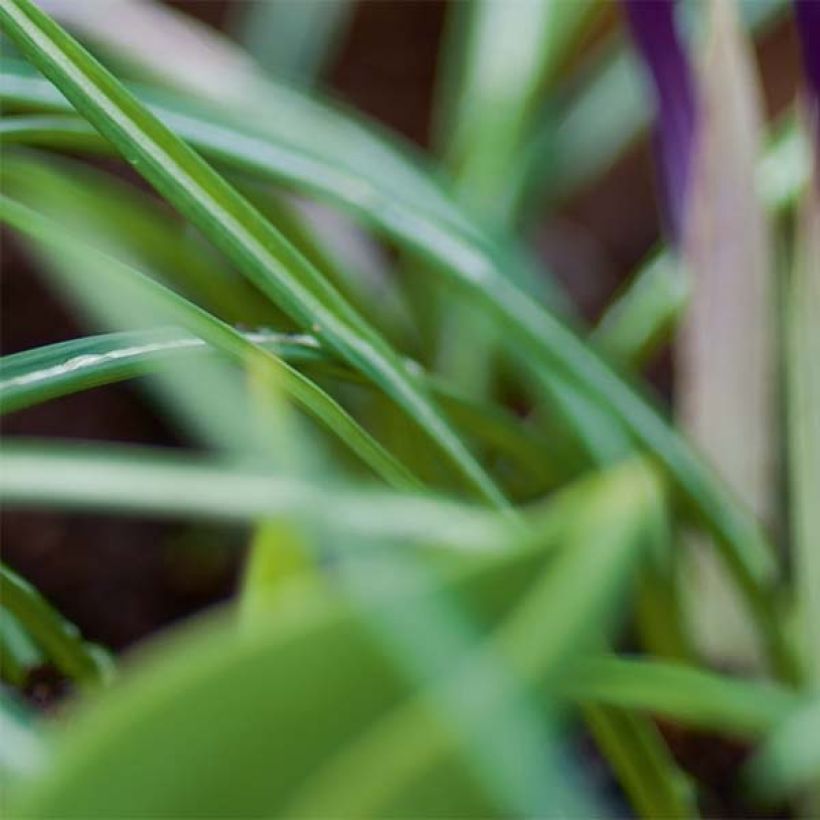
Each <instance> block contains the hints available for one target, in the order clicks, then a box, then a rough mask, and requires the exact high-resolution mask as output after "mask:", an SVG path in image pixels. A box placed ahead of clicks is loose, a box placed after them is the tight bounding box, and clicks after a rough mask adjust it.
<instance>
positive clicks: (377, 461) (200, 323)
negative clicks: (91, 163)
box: [0, 196, 418, 487]
mask: <svg viewBox="0 0 820 820" xmlns="http://www.w3.org/2000/svg"><path fill="white" fill-rule="evenodd" d="M0 218H2V220H3V221H5V222H6V223H7V224H10V225H12V226H14V228H15V229H16V230H18V231H20V232H21V233H23V234H24V235H26V236H28V237H30V238H32V239H33V240H35V241H36V242H38V243H41V244H42V245H44V246H46V247H47V248H49V249H51V250H52V251H56V252H57V253H58V254H60V258H61V260H63V262H65V263H67V264H72V263H73V265H74V267H73V268H72V270H73V272H74V274H75V275H77V272H78V271H80V270H83V271H85V276H89V275H90V276H91V277H92V279H93V280H94V281H95V282H96V281H98V280H101V279H103V280H104V279H108V280H111V281H113V282H114V283H115V284H116V288H117V289H118V291H119V294H120V295H121V296H122V297H123V298H124V304H125V305H127V310H129V311H133V310H134V309H135V305H139V304H144V305H146V306H147V307H148V309H149V312H151V313H153V314H154V315H155V316H157V317H162V318H163V319H164V320H165V321H166V322H167V321H173V320H176V321H178V322H179V323H180V324H181V325H183V326H184V327H186V328H187V329H188V330H189V331H190V332H192V333H195V334H198V335H199V336H200V337H201V338H203V339H204V340H205V341H207V342H208V343H209V344H211V345H214V346H215V347H217V348H218V349H219V350H220V351H222V352H223V353H225V354H226V355H228V356H230V357H231V358H232V359H233V360H234V361H236V362H237V363H238V364H239V365H240V366H241V367H249V366H250V365H251V364H252V363H254V362H256V363H257V364H258V366H259V367H265V368H266V370H267V371H268V372H270V373H272V374H273V377H274V378H275V379H276V380H278V381H281V383H282V385H283V387H284V389H285V390H286V391H287V392H288V393H289V394H290V395H291V396H293V398H294V400H296V401H297V402H299V403H300V404H301V405H302V406H303V407H304V408H305V409H306V410H307V411H308V412H309V413H310V414H311V415H313V416H314V417H315V418H316V419H318V420H319V421H320V422H321V423H322V424H324V425H325V426H326V427H328V429H329V430H331V431H332V432H333V433H334V434H335V435H337V436H338V437H339V438H340V440H341V441H343V442H344V443H345V444H346V445H347V446H348V447H350V448H351V450H352V451H353V452H355V453H356V454H357V455H358V456H359V458H361V459H362V460H363V461H364V463H366V464H367V465H368V466H370V467H371V469H373V470H374V471H375V472H376V473H377V474H378V475H380V476H381V477H382V478H384V479H385V480H386V481H388V482H389V483H392V484H395V485H396V486H404V487H407V486H418V485H417V482H416V480H415V479H414V478H413V476H411V475H410V473H409V472H408V471H407V470H406V469H405V468H404V467H403V466H402V465H401V464H400V463H399V462H397V461H396V460H395V459H394V458H393V457H392V456H391V455H390V454H389V453H388V452H387V451H386V450H385V449H384V448H383V447H382V446H381V445H380V444H379V443H378V442H376V441H375V439H373V438H372V437H371V436H370V435H369V434H368V433H367V432H366V431H365V430H364V429H363V428H362V427H360V426H359V425H358V424H357V423H356V421H355V420H354V419H353V418H352V417H351V416H349V415H348V414H347V413H346V412H345V410H344V409H343V408H342V407H341V406H340V405H339V404H337V403H336V402H335V401H334V400H333V399H332V398H331V397H330V396H328V395H327V394H326V393H325V392H324V391H322V390H321V389H320V388H318V387H317V386H316V385H315V384H314V383H313V382H311V381H310V380H309V379H307V378H305V377H304V376H303V375H302V374H301V373H299V372H298V371H297V370H294V369H293V368H292V367H290V366H289V365H288V364H287V363H285V362H284V361H283V360H281V359H279V358H277V357H276V356H275V355H274V354H273V353H272V352H271V351H270V350H268V349H266V348H264V347H262V346H260V345H258V344H256V343H255V341H254V340H253V339H252V338H248V337H246V336H243V335H242V334H241V333H239V332H238V331H236V330H234V329H233V328H232V327H231V326H230V325H227V324H225V323H224V322H222V321H220V320H219V319H217V318H215V317H214V316H211V315H210V314H209V313H207V311H204V310H202V309H201V308H199V307H197V306H196V305H194V304H193V303H191V302H188V301H187V300H186V299H184V298H183V297H181V296H179V295H178V294H177V293H175V292H174V291H171V290H169V289H167V288H166V287H165V286H164V285H161V284H160V283H158V282H155V281H154V280H152V279H150V278H149V277H147V276H145V275H143V274H142V273H141V272H139V271H137V270H135V269H133V268H132V267H130V266H129V265H126V264H125V263H122V262H120V261H118V260H116V259H114V258H113V257H110V256H107V255H106V254H104V253H100V252H99V251H97V250H95V249H94V248H91V247H89V246H87V245H84V244H83V243H82V242H81V241H79V242H78V241H77V240H76V239H75V238H74V236H72V235H70V234H69V233H68V232H67V231H66V230H65V228H63V227H61V225H60V223H57V222H54V221H52V220H49V219H48V218H45V217H42V216H41V215H40V214H38V213H37V212H36V211H33V210H31V209H29V208H26V207H25V206H23V205H20V204H19V203H16V202H14V201H13V200H11V199H9V198H8V197H6V196H0ZM57 264H61V262H57Z"/></svg>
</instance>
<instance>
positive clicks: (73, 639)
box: [0, 564, 112, 683]
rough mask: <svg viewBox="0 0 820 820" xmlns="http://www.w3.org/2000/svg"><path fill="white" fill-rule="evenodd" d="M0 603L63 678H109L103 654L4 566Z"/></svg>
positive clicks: (89, 680)
mask: <svg viewBox="0 0 820 820" xmlns="http://www.w3.org/2000/svg"><path fill="white" fill-rule="evenodd" d="M0 599H2V601H3V607H4V608H6V609H7V610H8V611H9V612H11V614H12V615H13V616H14V617H15V618H16V619H17V621H18V622H19V623H20V624H21V625H22V626H23V627H24V628H25V629H26V631H27V632H28V634H29V635H30V636H31V637H32V638H33V639H34V640H35V641H36V642H37V643H38V644H39V646H40V647H41V648H42V650H43V651H44V652H45V654H46V655H47V656H48V658H49V659H50V660H52V661H53V662H54V664H55V666H56V667H57V668H58V669H59V670H60V671H61V672H63V673H64V674H65V675H67V676H68V677H70V678H72V679H74V680H76V681H78V682H80V683H100V682H103V681H106V680H108V679H109V678H110V676H111V670H112V664H111V661H110V659H109V658H108V656H107V655H106V653H105V652H104V651H103V650H102V649H99V648H97V647H93V646H92V645H90V644H88V643H86V642H85V641H84V640H83V638H82V636H81V635H80V633H79V631H78V629H77V627H75V626H74V624H72V623H69V622H68V621H67V620H66V619H65V618H63V617H62V615H60V614H59V613H58V612H57V611H56V610H55V609H54V608H53V607H52V606H51V605H50V604H49V603H48V602H47V601H46V600H45V599H44V598H43V597H42V596H41V595H40V594H39V593H38V592H37V590H36V589H34V587H33V586H31V584H29V583H27V582H26V581H25V580H23V578H21V577H20V576H19V575H17V574H16V573H14V572H12V571H11V570H10V569H9V568H8V567H6V566H5V565H4V564H0Z"/></svg>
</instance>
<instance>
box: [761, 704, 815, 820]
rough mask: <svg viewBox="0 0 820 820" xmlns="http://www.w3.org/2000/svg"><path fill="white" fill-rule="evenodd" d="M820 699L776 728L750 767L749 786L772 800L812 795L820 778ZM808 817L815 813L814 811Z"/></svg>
mask: <svg viewBox="0 0 820 820" xmlns="http://www.w3.org/2000/svg"><path fill="white" fill-rule="evenodd" d="M818 741H820V697H817V696H816V695H815V696H814V697H813V698H812V699H811V700H809V701H808V702H807V703H805V704H804V705H803V706H802V708H800V709H796V710H795V711H794V712H793V713H792V714H790V715H789V716H787V717H786V718H785V719H784V720H783V722H782V723H781V724H779V725H778V726H777V727H775V729H774V731H773V732H772V734H771V736H770V737H769V738H768V739H767V741H766V743H765V744H764V746H763V748H762V749H761V750H760V751H759V752H758V753H757V754H756V755H755V756H754V757H753V758H752V760H751V761H750V762H749V763H748V764H747V766H746V772H745V774H746V778H745V779H746V783H747V785H748V786H749V788H750V790H751V791H752V792H754V793H755V794H756V795H757V796H759V797H763V798H766V799H769V800H774V799H777V798H784V797H787V796H793V795H795V793H798V792H801V791H802V792H808V791H810V790H813V789H815V788H816V787H817V783H818V779H820V742H818ZM809 811H810V813H809V814H808V815H807V816H811V815H812V814H814V812H812V811H811V810H809Z"/></svg>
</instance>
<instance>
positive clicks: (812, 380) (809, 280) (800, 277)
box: [785, 112, 820, 808]
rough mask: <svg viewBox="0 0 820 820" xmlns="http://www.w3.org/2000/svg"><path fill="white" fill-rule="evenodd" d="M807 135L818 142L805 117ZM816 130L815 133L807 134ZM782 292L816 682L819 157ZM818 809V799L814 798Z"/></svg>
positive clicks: (801, 595)
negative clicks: (784, 306) (784, 307)
mask: <svg viewBox="0 0 820 820" xmlns="http://www.w3.org/2000/svg"><path fill="white" fill-rule="evenodd" d="M806 121H807V124H808V125H809V127H808V128H807V129H806V130H807V132H808V136H809V137H810V138H811V137H814V139H815V144H816V141H817V140H818V133H820V127H818V125H817V114H816V112H815V114H814V125H813V127H812V125H811V124H810V122H811V120H810V115H807V116H806ZM812 131H813V133H812ZM787 288H788V289H787V292H786V323H785V331H786V338H785V344H786V350H787V351H788V358H787V367H786V374H787V390H788V392H787V402H788V403H787V427H788V439H787V440H788V448H789V449H788V452H789V478H790V484H789V487H790V494H791V506H790V513H791V521H790V523H791V532H792V538H793V550H794V552H793V560H794V583H795V591H796V609H797V617H798V628H799V643H800V649H801V653H802V658H803V666H804V671H805V673H806V678H807V680H808V681H809V682H811V683H813V684H814V685H818V684H820V637H819V636H818V624H820V508H819V507H818V504H817V499H818V497H820V327H818V316H819V315H820V159H815V165H814V171H813V177H812V180H811V185H809V187H808V189H807V190H806V193H805V196H804V199H803V202H802V204H801V206H800V209H799V211H798V228H797V231H796V242H795V250H794V263H793V267H792V271H791V277H790V281H789V283H788V285H787ZM818 808H820V803H819V804H818Z"/></svg>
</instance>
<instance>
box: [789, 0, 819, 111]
mask: <svg viewBox="0 0 820 820" xmlns="http://www.w3.org/2000/svg"><path fill="white" fill-rule="evenodd" d="M794 17H795V20H796V22H797V31H798V32H799V34H800V42H801V44H802V46H803V64H804V65H805V68H806V77H807V79H808V86H809V93H810V94H811V95H812V97H813V99H814V101H815V104H820V2H819V1H818V0H794Z"/></svg>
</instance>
